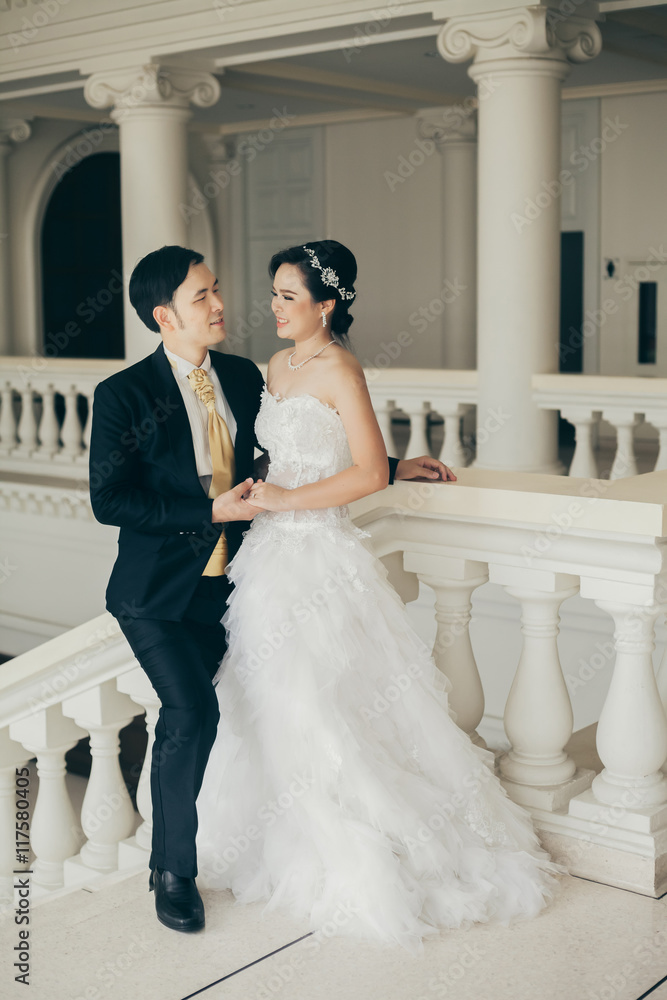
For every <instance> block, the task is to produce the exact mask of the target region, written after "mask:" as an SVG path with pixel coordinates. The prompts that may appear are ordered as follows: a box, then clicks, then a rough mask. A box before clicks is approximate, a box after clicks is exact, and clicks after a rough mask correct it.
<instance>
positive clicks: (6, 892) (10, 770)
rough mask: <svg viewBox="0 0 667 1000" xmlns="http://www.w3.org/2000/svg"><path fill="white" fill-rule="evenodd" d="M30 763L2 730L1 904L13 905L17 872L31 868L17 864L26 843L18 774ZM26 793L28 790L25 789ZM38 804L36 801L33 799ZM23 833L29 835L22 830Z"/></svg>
mask: <svg viewBox="0 0 667 1000" xmlns="http://www.w3.org/2000/svg"><path fill="white" fill-rule="evenodd" d="M28 760H29V755H28V754H27V753H26V752H25V750H24V749H23V747H22V746H21V745H20V743H16V742H15V741H14V740H12V739H11V738H10V735H9V729H8V728H7V727H5V728H4V729H2V730H0V902H1V903H4V902H12V900H13V899H14V892H13V889H12V884H13V872H14V871H15V870H18V869H20V868H29V867H30V866H29V864H28V863H26V862H23V861H21V862H19V861H18V860H17V857H16V855H17V852H18V847H17V845H19V846H20V845H21V844H23V843H29V841H28V842H25V841H24V839H23V837H20V836H18V835H17V831H16V823H17V822H23V820H17V818H16V812H17V810H16V788H17V784H16V778H17V774H16V772H17V770H18V769H20V768H22V767H24V766H25V765H26V764H27V763H28ZM24 791H25V789H24ZM34 794H35V789H34V788H33V789H30V791H29V792H28V797H30V796H34ZM31 801H34V799H31ZM21 832H22V833H24V832H28V833H29V831H25V830H22V831H21Z"/></svg>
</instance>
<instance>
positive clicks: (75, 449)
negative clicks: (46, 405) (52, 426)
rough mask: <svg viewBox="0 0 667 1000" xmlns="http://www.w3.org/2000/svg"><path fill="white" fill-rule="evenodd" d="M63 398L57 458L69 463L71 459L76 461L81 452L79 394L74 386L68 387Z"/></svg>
mask: <svg viewBox="0 0 667 1000" xmlns="http://www.w3.org/2000/svg"><path fill="white" fill-rule="evenodd" d="M64 397H65V419H64V420H63V425H62V429H61V431H60V437H61V439H62V443H63V447H62V451H61V452H60V456H59V457H60V458H62V459H66V460H67V461H70V462H71V461H72V460H73V459H77V458H78V457H79V455H80V454H81V452H82V450H83V448H82V444H81V421H80V419H79V412H78V400H79V394H78V392H77V388H76V386H75V385H70V386H68V388H67V391H66V392H65V393H64Z"/></svg>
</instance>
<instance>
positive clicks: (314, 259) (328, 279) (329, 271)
mask: <svg viewBox="0 0 667 1000" xmlns="http://www.w3.org/2000/svg"><path fill="white" fill-rule="evenodd" d="M303 249H304V250H305V251H306V253H307V254H309V255H310V266H311V267H316V268H317V269H318V270H319V271H321V272H322V284H323V285H331V286H332V287H333V288H335V289H336V291H337V292H338V294H339V295H340V297H341V299H353V298H354V297H355V295H356V294H357V293H356V292H348V291H346V290H345V289H344V288H342V287H341V286H340V285H339V284H338V275H337V274H336V272H335V271H334V269H333V268H332V267H322V265H321V264H320V261H319V259H318V256H317V254H316V253H315V251H314V250H311V249H310V247H307V246H304V247H303Z"/></svg>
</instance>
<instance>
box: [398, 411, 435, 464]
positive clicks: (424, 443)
mask: <svg viewBox="0 0 667 1000" xmlns="http://www.w3.org/2000/svg"><path fill="white" fill-rule="evenodd" d="M399 405H400V407H401V409H402V410H403V412H404V413H407V415H408V416H409V417H410V437H409V439H408V444H407V448H406V449H405V457H406V458H417V457H418V456H419V455H430V447H429V443H428V435H427V433H426V427H427V421H428V414H429V411H430V409H431V404H430V403H425V402H424V401H423V400H422V399H421V398H418V397H412V398H406V399H402V400H401V401H400V404H399Z"/></svg>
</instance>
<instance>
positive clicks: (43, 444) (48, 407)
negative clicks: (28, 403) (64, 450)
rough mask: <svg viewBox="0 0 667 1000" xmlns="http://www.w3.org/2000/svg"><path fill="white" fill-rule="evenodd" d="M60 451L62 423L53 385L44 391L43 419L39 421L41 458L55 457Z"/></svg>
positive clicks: (38, 450) (39, 451)
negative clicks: (57, 410)
mask: <svg viewBox="0 0 667 1000" xmlns="http://www.w3.org/2000/svg"><path fill="white" fill-rule="evenodd" d="M59 451H60V424H59V423H58V417H57V416H56V394H55V389H54V387H53V386H52V385H47V386H46V388H45V389H44V390H43V391H42V419H41V420H40V423H39V448H38V449H37V454H38V455H39V456H40V457H41V458H53V456H54V455H57V454H58V452H59Z"/></svg>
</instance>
